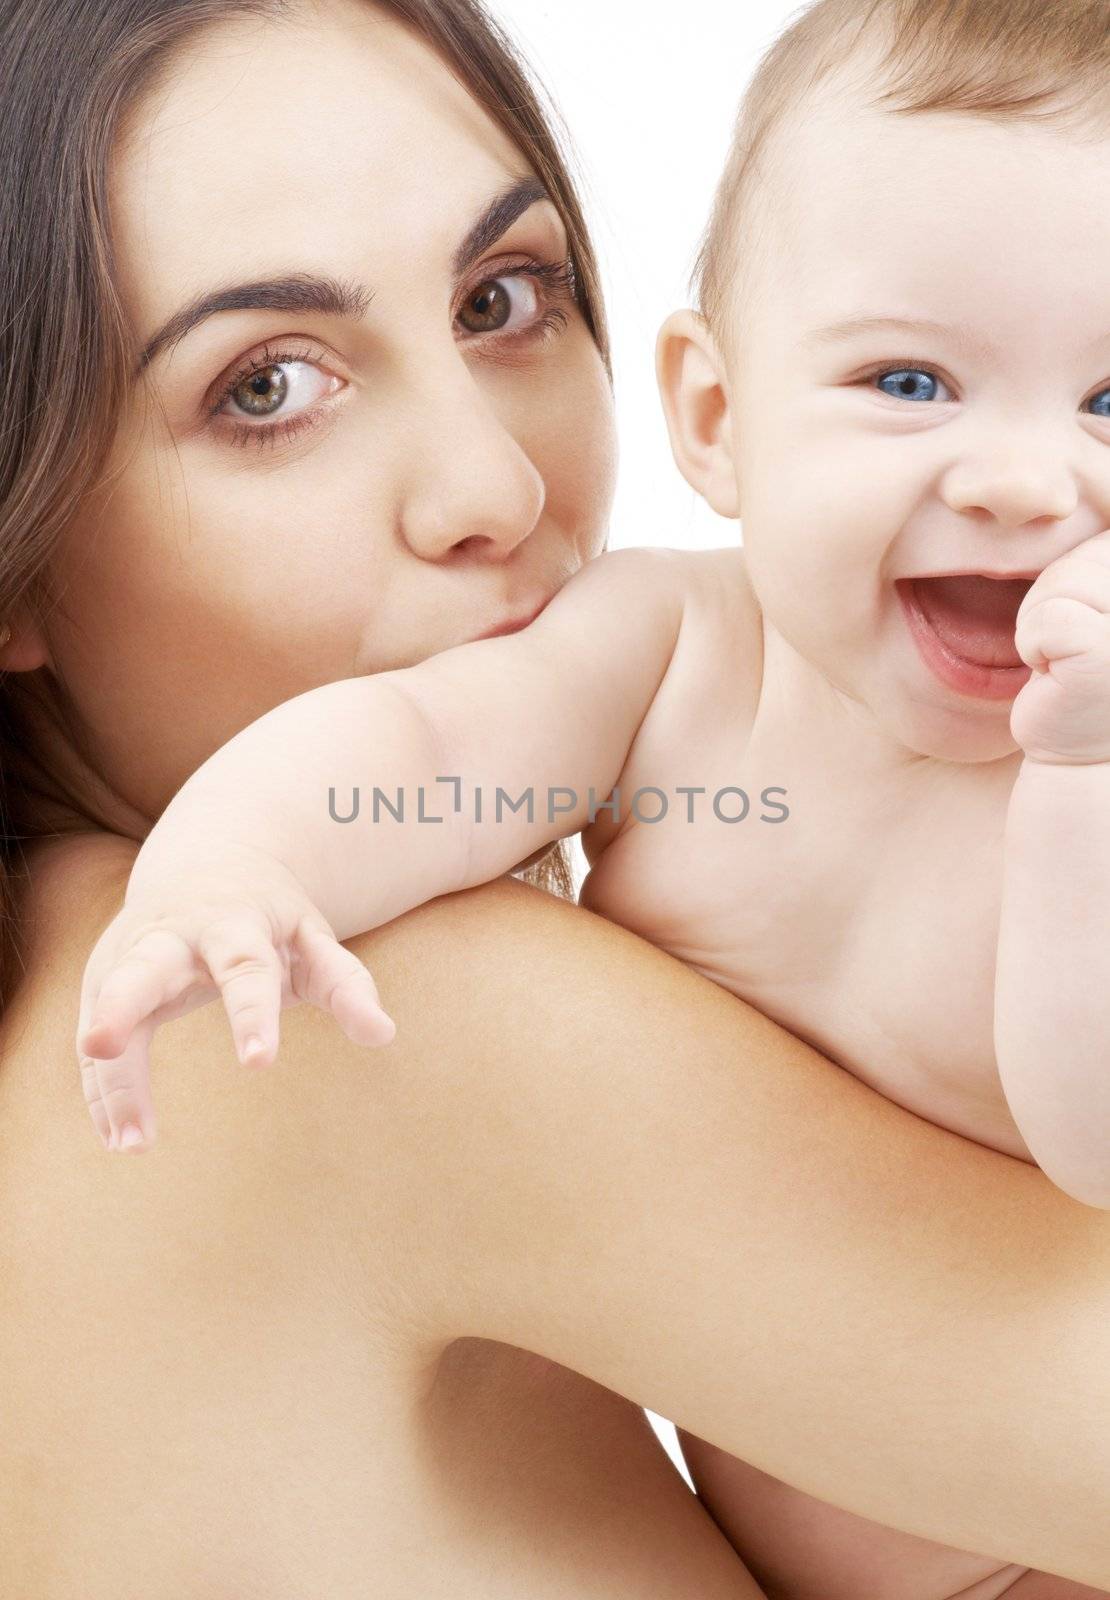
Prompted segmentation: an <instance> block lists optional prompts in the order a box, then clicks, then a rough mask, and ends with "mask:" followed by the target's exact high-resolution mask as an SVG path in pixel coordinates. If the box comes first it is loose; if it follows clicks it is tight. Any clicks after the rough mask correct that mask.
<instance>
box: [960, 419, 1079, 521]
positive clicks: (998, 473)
mask: <svg viewBox="0 0 1110 1600" xmlns="http://www.w3.org/2000/svg"><path fill="white" fill-rule="evenodd" d="M942 498H943V499H944V501H945V503H946V504H947V505H949V506H950V507H951V508H952V510H953V511H963V512H968V511H982V512H985V513H986V514H987V515H988V516H990V517H991V518H993V519H994V521H996V522H999V523H1001V524H1003V525H1004V526H1006V527H1021V526H1023V525H1024V524H1025V523H1027V522H1035V521H1037V520H1038V519H1039V518H1042V517H1047V518H1051V519H1052V520H1053V521H1054V522H1060V521H1062V520H1063V519H1064V518H1065V517H1069V516H1071V514H1072V512H1073V511H1074V510H1075V508H1076V506H1077V505H1078V503H1079V486H1078V484H1077V483H1076V477H1075V472H1074V471H1073V469H1072V468H1071V466H1070V465H1069V463H1068V461H1067V459H1066V455H1065V449H1064V447H1062V446H1058V447H1055V448H1054V447H1053V445H1052V443H1051V441H1049V440H1047V439H1045V438H1044V437H1042V438H1040V439H1038V440H1028V439H1027V440H1025V441H1024V442H1023V441H1019V440H1016V439H1014V438H1012V437H1011V438H1010V439H1008V440H1007V441H1006V443H1005V444H1004V445H1001V446H999V447H998V448H996V449H995V450H993V451H992V452H990V453H989V454H988V453H987V452H983V453H982V454H979V455H976V456H968V457H965V458H964V459H962V460H961V461H959V462H957V463H955V464H954V465H953V466H951V467H950V468H949V470H948V473H947V474H946V476H945V480H944V484H943V488H942Z"/></svg>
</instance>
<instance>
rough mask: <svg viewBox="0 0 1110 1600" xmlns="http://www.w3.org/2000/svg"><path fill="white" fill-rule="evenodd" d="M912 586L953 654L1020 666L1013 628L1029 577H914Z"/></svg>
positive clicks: (995, 664)
mask: <svg viewBox="0 0 1110 1600" xmlns="http://www.w3.org/2000/svg"><path fill="white" fill-rule="evenodd" d="M913 588H914V593H915V594H916V596H917V602H918V604H919V605H920V607H921V609H922V611H923V612H924V613H925V617H926V620H927V621H928V623H929V625H930V626H931V627H932V629H933V632H934V633H935V634H936V635H937V637H938V638H939V639H940V641H941V643H942V644H946V645H947V646H948V648H949V650H951V651H953V652H954V654H956V655H958V656H963V658H964V660H965V661H975V662H978V663H979V664H980V665H981V666H984V667H1020V666H1023V665H1024V663H1023V661H1022V659H1021V657H1020V656H1019V655H1018V653H1017V651H1016V650H1015V648H1014V630H1015V628H1016V626H1017V613H1018V607H1019V606H1020V605H1021V602H1022V601H1023V600H1024V599H1025V596H1026V595H1027V594H1028V592H1029V589H1030V580H1029V579H1026V578H979V577H973V576H964V577H959V578H915V579H914V584H913Z"/></svg>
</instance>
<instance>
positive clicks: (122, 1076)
mask: <svg viewBox="0 0 1110 1600" xmlns="http://www.w3.org/2000/svg"><path fill="white" fill-rule="evenodd" d="M153 1032H154V1024H153V1023H151V1022H149V1021H142V1022H140V1023H139V1024H138V1025H137V1027H135V1029H134V1030H133V1031H132V1034H131V1037H130V1038H129V1039H128V1041H127V1044H126V1046H125V1047H124V1049H123V1051H122V1052H121V1053H120V1055H118V1056H115V1057H113V1058H112V1059H111V1060H109V1061H98V1060H96V1059H95V1058H91V1057H86V1058H85V1059H84V1060H83V1061H82V1063H81V1086H82V1088H83V1090H84V1093H85V1101H86V1104H87V1105H88V1108H89V1113H90V1115H91V1116H92V1119H93V1124H94V1126H95V1127H96V1130H97V1132H98V1133H99V1134H100V1136H101V1139H102V1140H104V1141H105V1143H106V1144H107V1146H108V1148H109V1150H119V1151H124V1152H129V1151H135V1152H136V1153H142V1152H143V1151H146V1150H149V1149H151V1148H152V1146H153V1144H154V1140H155V1131H156V1130H155V1121H154V1105H153V1102H152V1100H151V1095H150V1054H149V1046H150V1039H151V1035H152V1034H153ZM132 1130H133V1131H132Z"/></svg>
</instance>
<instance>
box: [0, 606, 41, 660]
mask: <svg viewBox="0 0 1110 1600" xmlns="http://www.w3.org/2000/svg"><path fill="white" fill-rule="evenodd" d="M50 665H51V660H50V650H49V648H48V646H47V643H46V636H45V634H44V633H43V631H42V629H41V627H40V626H39V624H38V622H37V621H36V620H35V618H34V616H33V615H32V612H31V608H30V607H29V606H28V605H26V603H21V604H19V605H17V606H15V607H14V608H13V609H12V611H11V612H10V613H9V615H7V616H6V617H5V618H4V619H3V621H2V622H0V672H33V671H34V669H35V668H36V667H41V666H50Z"/></svg>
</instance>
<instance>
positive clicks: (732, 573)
mask: <svg viewBox="0 0 1110 1600" xmlns="http://www.w3.org/2000/svg"><path fill="white" fill-rule="evenodd" d="M674 554H675V556H676V557H677V558H678V560H679V570H680V571H681V573H682V583H683V590H684V607H683V620H682V629H681V632H680V634H679V640H678V645H677V647H676V649H675V657H674V662H673V666H672V671H671V673H670V678H671V682H672V685H673V686H674V687H675V689H676V690H678V691H679V692H681V691H683V690H685V691H688V692H689V693H691V694H693V695H695V696H697V697H699V699H703V698H704V697H705V695H706V692H707V690H709V689H711V688H712V689H713V690H714V691H715V690H716V689H717V688H719V687H720V686H721V685H728V686H729V698H730V701H731V702H732V709H733V711H735V710H736V709H737V706H738V704H739V703H743V704H748V703H749V702H750V704H751V706H752V708H753V711H754V707H755V705H756V704H757V703H758V699H759V686H760V683H761V681H762V677H763V628H762V623H761V618H760V609H759V602H758V600H757V599H756V595H755V590H754V588H753V587H752V581H751V577H750V575H749V572H748V564H747V558H746V556H745V553H744V551H743V549H742V548H740V547H739V546H736V547H733V548H730V549H726V550H687V551H675V552H674ZM710 698H711V699H715V698H716V695H715V693H713V694H711V695H710Z"/></svg>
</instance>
